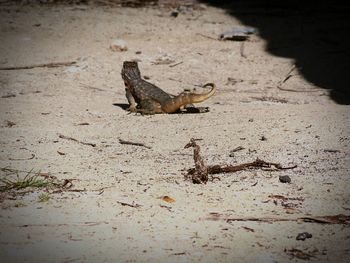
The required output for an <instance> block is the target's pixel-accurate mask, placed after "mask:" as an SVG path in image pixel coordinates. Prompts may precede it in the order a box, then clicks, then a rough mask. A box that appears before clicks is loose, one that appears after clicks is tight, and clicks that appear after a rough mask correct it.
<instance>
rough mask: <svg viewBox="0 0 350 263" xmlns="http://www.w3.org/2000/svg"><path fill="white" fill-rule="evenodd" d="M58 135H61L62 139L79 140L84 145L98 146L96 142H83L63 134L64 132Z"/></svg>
mask: <svg viewBox="0 0 350 263" xmlns="http://www.w3.org/2000/svg"><path fill="white" fill-rule="evenodd" d="M58 137H60V138H61V139H66V140H70V141H74V142H77V143H80V144H83V145H89V146H92V147H96V143H90V142H82V141H79V140H77V139H75V138H72V137H69V136H65V135H62V134H59V135H58Z"/></svg>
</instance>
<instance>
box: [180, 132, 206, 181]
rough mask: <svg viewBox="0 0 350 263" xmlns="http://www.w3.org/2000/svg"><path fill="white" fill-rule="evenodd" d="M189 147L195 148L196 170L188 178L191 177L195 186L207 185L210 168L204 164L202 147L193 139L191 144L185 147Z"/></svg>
mask: <svg viewBox="0 0 350 263" xmlns="http://www.w3.org/2000/svg"><path fill="white" fill-rule="evenodd" d="M189 147H193V159H194V163H195V168H194V169H193V172H192V173H188V176H189V175H191V179H192V182H193V183H194V184H203V183H204V184H205V183H207V182H208V167H207V166H206V165H205V164H204V161H203V159H202V157H201V156H200V147H199V145H198V144H197V143H196V141H195V139H193V138H191V140H190V142H189V143H188V144H186V145H185V148H189Z"/></svg>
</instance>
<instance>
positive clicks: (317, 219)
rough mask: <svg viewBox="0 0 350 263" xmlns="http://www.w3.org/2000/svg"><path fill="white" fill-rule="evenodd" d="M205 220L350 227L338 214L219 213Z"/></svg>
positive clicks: (348, 221) (348, 217)
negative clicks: (285, 215) (226, 214)
mask: <svg viewBox="0 0 350 263" xmlns="http://www.w3.org/2000/svg"><path fill="white" fill-rule="evenodd" d="M204 219H205V220H214V221H216V220H225V221H226V222H231V221H254V222H266V223H271V222H282V221H288V222H297V221H302V222H307V223H319V224H344V225H350V216H347V215H343V214H339V215H331V216H303V217H297V218H286V217H230V216H223V215H221V214H219V213H211V214H210V216H209V217H206V218H204Z"/></svg>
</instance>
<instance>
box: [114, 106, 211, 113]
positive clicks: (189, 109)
mask: <svg viewBox="0 0 350 263" xmlns="http://www.w3.org/2000/svg"><path fill="white" fill-rule="evenodd" d="M113 106H116V107H119V108H121V109H123V110H124V111H126V112H128V108H129V104H127V103H113ZM206 112H209V107H193V106H190V107H186V108H185V109H184V110H179V111H176V112H173V113H170V114H198V113H206Z"/></svg>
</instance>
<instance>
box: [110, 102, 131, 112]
mask: <svg viewBox="0 0 350 263" xmlns="http://www.w3.org/2000/svg"><path fill="white" fill-rule="evenodd" d="M113 106H117V107H119V108H121V109H123V110H125V111H126V110H127V109H128V108H129V104H127V103H113Z"/></svg>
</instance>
